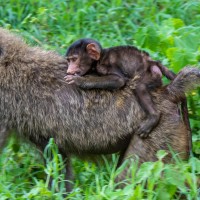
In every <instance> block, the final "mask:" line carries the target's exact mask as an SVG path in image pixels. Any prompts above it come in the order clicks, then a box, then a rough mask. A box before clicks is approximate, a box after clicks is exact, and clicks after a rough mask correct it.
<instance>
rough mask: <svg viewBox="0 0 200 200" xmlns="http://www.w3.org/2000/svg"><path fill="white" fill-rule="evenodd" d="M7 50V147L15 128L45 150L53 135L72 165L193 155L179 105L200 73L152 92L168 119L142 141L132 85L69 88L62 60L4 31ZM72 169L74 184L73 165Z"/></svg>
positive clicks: (1, 124)
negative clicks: (168, 153)
mask: <svg viewBox="0 0 200 200" xmlns="http://www.w3.org/2000/svg"><path fill="white" fill-rule="evenodd" d="M0 52H1V53H0V120H1V121H0V146H2V145H3V144H4V142H5V140H6V138H7V136H8V133H9V131H10V130H11V129H12V130H13V129H14V130H16V134H18V135H19V136H20V137H24V138H26V139H27V140H29V141H31V142H33V143H34V144H36V145H37V146H38V147H39V148H40V149H43V148H44V147H45V146H46V144H47V143H48V141H49V138H51V137H53V138H54V140H55V143H56V144H57V145H58V148H59V150H60V152H61V154H62V155H63V156H64V158H67V159H68V161H69V160H70V155H71V154H75V155H79V156H82V155H84V154H86V155H88V156H89V155H94V154H96V155H97V154H110V153H115V152H125V153H124V157H122V160H123V159H124V158H125V157H126V156H128V155H131V154H133V155H137V156H139V158H140V161H141V162H144V161H153V160H155V159H156V156H155V153H156V151H157V150H159V149H165V150H168V146H171V148H172V149H174V150H175V152H178V153H182V154H181V155H182V157H183V158H187V157H188V153H189V150H190V149H189V141H190V140H191V134H190V133H189V134H188V131H187V130H186V127H185V125H184V123H183V122H182V118H181V116H180V114H179V113H180V112H179V109H178V106H177V104H178V103H179V100H180V99H181V98H182V97H183V96H184V92H185V91H186V88H187V86H192V85H193V83H194V82H195V81H196V82H200V78H199V75H200V71H199V70H198V69H196V68H185V69H183V70H182V71H181V72H180V73H179V74H178V76H177V78H176V79H175V80H174V81H173V82H172V83H171V84H170V85H169V86H167V87H163V88H161V89H158V90H156V91H155V92H152V94H151V95H152V98H153V101H154V103H155V105H156V109H157V110H158V111H160V113H161V119H160V122H159V124H158V126H157V127H156V128H155V129H154V130H153V132H152V133H151V137H149V138H147V139H145V140H142V139H141V138H139V137H138V136H137V135H136V134H135V135H134V132H135V129H136V127H138V124H139V123H140V122H142V118H143V117H144V115H145V114H144V112H143V110H142V109H141V107H140V105H139V103H138V102H137V99H136V97H135V96H134V95H133V93H132V92H131V89H130V88H129V85H127V86H126V87H125V88H124V89H123V90H117V91H113V92H109V91H104V90H101V91H100V90H99V91H96V90H91V91H83V90H81V89H79V88H77V87H75V86H73V85H68V84H67V83H66V82H65V81H64V76H65V74H66V61H65V59H64V58H63V57H61V56H59V55H57V54H56V53H54V52H50V51H44V50H42V49H40V48H37V47H36V48H35V47H34V48H33V47H29V46H28V45H26V44H25V43H24V42H23V41H22V40H21V39H20V38H18V37H16V36H15V35H13V34H11V33H10V32H9V31H7V30H4V29H2V28H1V29H0ZM133 81H134V80H133ZM131 85H133V84H131ZM133 119H134V120H133ZM129 143H130V144H129ZM128 144H129V145H128ZM127 146H128V148H127ZM167 159H168V160H166V161H169V159H170V157H167ZM66 169H67V173H66V176H67V177H68V178H69V176H70V171H71V170H70V162H67V165H66Z"/></svg>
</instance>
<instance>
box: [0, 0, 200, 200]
mask: <svg viewBox="0 0 200 200" xmlns="http://www.w3.org/2000/svg"><path fill="white" fill-rule="evenodd" d="M199 10H200V2H199V1H196V0H190V1H186V0H159V1H155V0H147V1H143V0H137V1H131V0H125V1H122V0H111V1H106V0H99V1H94V0H88V1H86V0H76V1H66V0H52V1H50V0H43V1H37V0H27V1H24V0H0V26H2V27H5V28H8V29H12V30H13V31H15V32H17V33H19V34H20V35H22V36H23V37H24V38H25V39H26V40H27V42H28V43H30V44H31V45H39V46H42V47H43V48H46V49H53V50H56V51H59V52H60V53H61V54H64V53H65V51H66V48H67V46H68V45H69V44H70V43H71V42H73V41H74V40H76V39H78V38H82V37H92V38H95V39H97V40H99V41H100V42H101V43H102V45H103V46H104V47H109V46H114V45H121V44H130V45H136V46H138V47H139V48H142V49H145V50H147V51H148V52H149V53H150V54H151V55H152V57H154V58H155V59H159V60H162V62H163V64H165V65H167V66H169V68H170V69H172V70H173V71H175V72H178V71H179V70H180V69H181V68H182V67H184V66H186V65H188V64H190V65H198V64H199V60H200V37H199V31H200V12H199ZM199 97H200V90H195V91H193V92H192V93H191V94H189V95H188V102H189V113H190V121H191V125H192V132H193V153H194V156H192V157H191V159H190V160H189V161H188V162H183V161H180V160H179V159H178V158H177V156H175V163H174V164H168V165H164V164H163V163H162V157H163V156H164V154H165V153H164V152H159V153H158V158H159V160H158V161H157V162H155V163H144V164H143V165H142V166H141V167H140V169H138V170H136V169H137V162H134V163H133V164H132V168H131V169H130V173H131V175H132V178H131V180H129V181H131V183H129V184H127V186H126V187H125V188H124V189H123V190H121V189H116V184H115V183H114V177H115V176H116V174H117V173H119V170H121V169H119V170H115V165H116V162H117V157H116V156H113V157H112V164H110V163H108V161H107V160H106V159H104V161H103V162H104V165H103V166H97V165H95V164H93V163H89V162H82V161H80V160H77V159H74V160H73V165H74V171H75V174H76V182H75V188H74V190H73V191H72V193H71V194H70V195H69V196H68V199H77V200H79V199H86V200H87V199H88V200H89V199H92V198H93V199H94V200H99V199H100V200H101V199H102V200H104V199H109V200H110V199H113V200H114V199H119V200H120V199H129V200H134V199H166V200H167V199H181V198H182V196H181V195H185V196H186V199H198V197H199V196H198V195H199V194H200V189H199V187H198V185H199V184H198V183H197V182H198V181H199V176H200V159H199V158H200V123H199V122H200V104H199ZM21 144H23V143H21V142H20V141H18V140H17V139H16V138H15V137H13V138H12V139H11V140H10V141H9V143H8V145H7V146H6V147H5V149H4V150H3V152H2V155H1V157H0V200H4V199H19V200H21V199H59V200H60V199H63V197H62V194H63V193H64V192H65V190H64V180H63V174H62V173H59V172H60V171H62V158H61V157H60V155H59V154H58V153H57V149H56V147H55V145H54V144H53V141H50V143H49V146H48V147H47V149H46V151H45V152H44V155H47V154H48V152H49V151H52V152H53V155H54V156H53V158H52V160H49V158H46V159H47V165H46V166H44V164H43V162H42V161H41V160H42V159H41V157H40V155H39V154H38V153H37V152H36V151H34V150H33V149H32V148H30V147H29V146H28V145H24V144H23V145H21ZM125 164H126V163H125ZM125 164H124V165H125ZM123 167H124V166H122V168H123ZM50 176H53V177H54V181H53V184H52V187H51V188H50V189H48V187H47V186H48V184H49V177H50ZM127 182H128V180H127ZM145 186H146V187H145Z"/></svg>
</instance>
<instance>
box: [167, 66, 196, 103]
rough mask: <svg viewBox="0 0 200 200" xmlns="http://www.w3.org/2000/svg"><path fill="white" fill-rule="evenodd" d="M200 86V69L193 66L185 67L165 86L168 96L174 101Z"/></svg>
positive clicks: (179, 99)
mask: <svg viewBox="0 0 200 200" xmlns="http://www.w3.org/2000/svg"><path fill="white" fill-rule="evenodd" d="M198 85H199V86H200V69H198V68H195V67H185V68H183V69H182V70H181V71H180V72H179V73H178V74H177V76H176V78H175V79H174V80H173V81H172V82H171V83H170V84H169V85H168V86H167V88H166V89H167V91H168V94H169V96H170V98H171V99H172V100H173V101H174V102H179V101H181V100H182V99H184V97H185V93H186V92H189V91H191V90H192V89H195V88H196V87H197V86H198Z"/></svg>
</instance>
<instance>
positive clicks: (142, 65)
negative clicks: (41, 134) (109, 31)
mask: <svg viewBox="0 0 200 200" xmlns="http://www.w3.org/2000/svg"><path fill="white" fill-rule="evenodd" d="M66 57H67V61H68V69H67V76H66V77H65V78H66V81H67V82H68V83H69V84H73V83H74V84H76V85H77V86H79V87H80V88H83V89H94V88H97V89H110V90H112V89H119V88H122V87H124V86H125V84H126V83H127V81H128V80H130V79H133V78H134V77H136V76H138V77H139V80H138V81H137V85H136V87H135V89H134V92H135V94H136V95H137V98H138V102H140V104H141V107H142V108H143V109H144V111H145V112H146V120H145V121H144V122H143V123H141V125H140V126H139V127H138V130H137V133H138V134H139V135H140V136H141V137H144V138H145V137H147V136H148V135H149V133H150V132H151V130H152V129H153V128H154V127H155V126H156V125H157V124H158V121H159V119H160V113H159V112H158V111H157V110H156V108H155V106H154V103H153V101H152V99H151V95H150V93H149V92H150V90H151V89H154V88H156V87H158V86H159V87H160V86H161V85H162V80H161V78H162V74H164V75H165V76H166V77H167V78H169V79H170V80H173V79H174V78H175V74H174V73H173V72H171V71H170V70H168V69H167V68H166V67H165V66H163V65H162V64H161V63H160V62H158V61H154V60H152V59H151V58H150V56H149V54H148V53H147V52H145V51H141V50H139V49H137V48H136V47H134V46H116V47H111V48H107V49H104V48H102V47H101V45H100V43H99V42H97V41H96V40H93V39H88V38H84V39H80V40H77V41H76V42H74V43H73V44H72V45H70V47H69V48H68V50H67V53H66ZM92 68H95V70H96V71H97V73H98V75H100V76H99V77H93V78H90V79H87V80H85V81H84V82H83V81H82V82H81V77H80V76H81V75H84V74H87V73H88V72H89V71H91V70H92ZM71 75H73V76H71ZM74 75H79V76H74Z"/></svg>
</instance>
